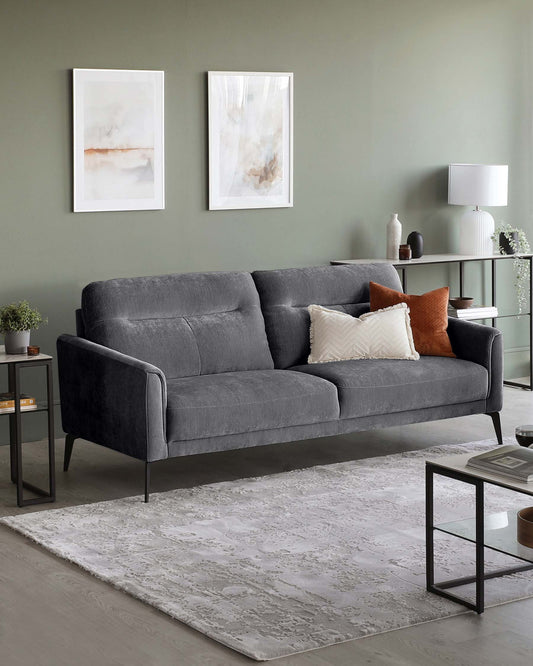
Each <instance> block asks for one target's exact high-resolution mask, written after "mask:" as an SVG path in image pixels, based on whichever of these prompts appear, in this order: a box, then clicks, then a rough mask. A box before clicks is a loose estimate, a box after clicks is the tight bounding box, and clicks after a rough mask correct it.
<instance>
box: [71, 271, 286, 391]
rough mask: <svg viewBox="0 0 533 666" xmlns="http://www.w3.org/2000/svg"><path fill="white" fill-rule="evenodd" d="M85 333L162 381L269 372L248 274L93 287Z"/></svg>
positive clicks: (86, 299) (85, 304) (88, 291)
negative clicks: (151, 367)
mask: <svg viewBox="0 0 533 666" xmlns="http://www.w3.org/2000/svg"><path fill="white" fill-rule="evenodd" d="M82 311H83V323H84V326H85V336H86V337H87V339H89V340H91V341H92V342H96V343H98V344H101V345H104V346H106V347H110V348H111V349H116V350H117V351H120V352H122V353H124V354H126V355H128V356H132V357H134V358H138V359H142V360H144V361H146V362H148V363H151V364H152V365H155V366H156V367H158V368H160V369H161V370H162V371H163V372H164V374H165V376H166V378H167V379H172V378H175V377H188V376H194V375H207V374H215V373H218V372H232V371H239V370H261V369H270V368H272V367H273V363H272V357H271V355H270V350H269V348H268V342H267V338H266V333H265V327H264V321H263V316H262V314H261V308H260V304H259V298H258V294H257V291H256V289H255V286H254V282H253V280H252V278H251V276H250V274H249V273H188V274H181V275H161V276H156V277H140V278H123V279H117V280H106V281H105V282H93V283H92V284H90V285H88V286H87V287H85V289H84V290H83V294H82Z"/></svg>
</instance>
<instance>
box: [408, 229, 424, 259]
mask: <svg viewBox="0 0 533 666" xmlns="http://www.w3.org/2000/svg"><path fill="white" fill-rule="evenodd" d="M407 245H410V246H411V252H412V253H413V259H420V257H421V256H422V255H423V254H424V239H423V238H422V234H421V233H420V232H419V231H411V233H410V234H409V236H407Z"/></svg>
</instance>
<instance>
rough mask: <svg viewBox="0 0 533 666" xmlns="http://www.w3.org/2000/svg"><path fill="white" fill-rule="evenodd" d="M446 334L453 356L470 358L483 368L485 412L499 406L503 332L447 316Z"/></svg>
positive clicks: (499, 407)
mask: <svg viewBox="0 0 533 666" xmlns="http://www.w3.org/2000/svg"><path fill="white" fill-rule="evenodd" d="M448 335H449V337H450V342H451V343H452V349H453V351H454V353H455V355H456V356H457V358H462V359H464V360H466V361H473V362H474V363H478V364H479V365H482V366H483V367H485V368H486V369H487V372H488V373H489V392H488V396H487V413H490V412H499V411H500V410H501V408H502V405H503V335H502V333H501V331H499V330H498V329H497V328H492V327H491V326H484V325H483V324H476V323H475V322H473V321H464V320H460V319H455V318H454V317H450V318H449V319H448Z"/></svg>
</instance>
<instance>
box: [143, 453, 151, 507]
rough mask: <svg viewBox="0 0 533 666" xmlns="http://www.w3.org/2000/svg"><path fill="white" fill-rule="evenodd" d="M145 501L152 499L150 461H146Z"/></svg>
mask: <svg viewBox="0 0 533 666" xmlns="http://www.w3.org/2000/svg"><path fill="white" fill-rule="evenodd" d="M144 501H145V502H149V501H150V463H149V462H145V463H144Z"/></svg>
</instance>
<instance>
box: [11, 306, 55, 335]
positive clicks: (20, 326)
mask: <svg viewBox="0 0 533 666" xmlns="http://www.w3.org/2000/svg"><path fill="white" fill-rule="evenodd" d="M46 323H48V320H47V319H44V318H43V316H42V315H41V314H40V313H39V312H38V311H37V310H34V309H33V308H31V307H30V304H29V303H28V301H20V302H19V303H11V304H10V305H5V306H4V307H3V308H0V333H8V332H10V331H30V330H32V329H36V328H39V326H40V325H41V324H46Z"/></svg>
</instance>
